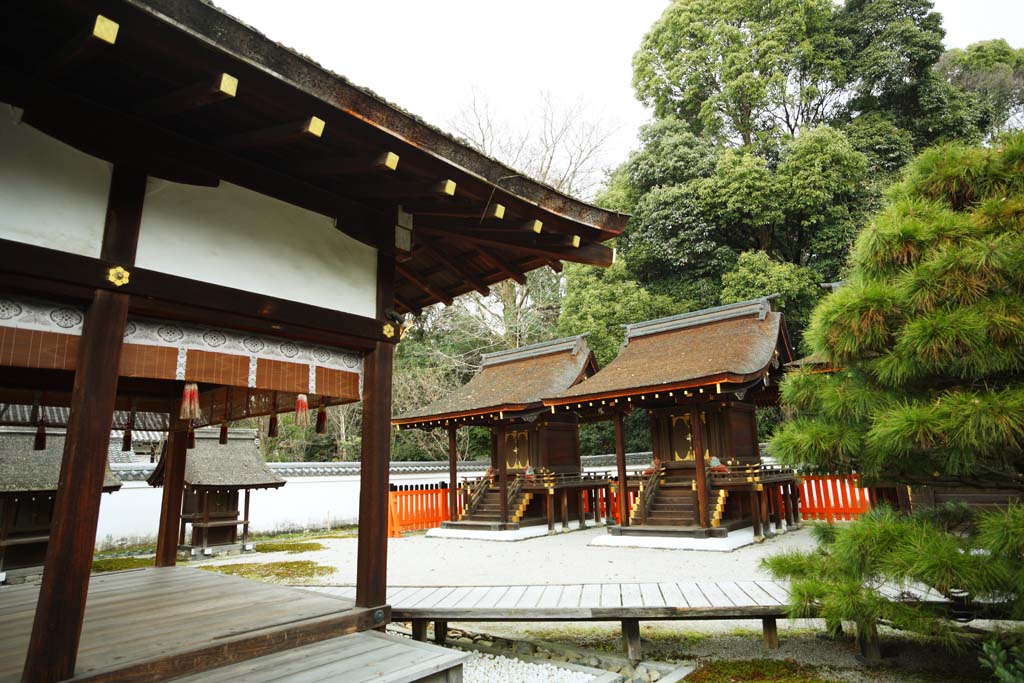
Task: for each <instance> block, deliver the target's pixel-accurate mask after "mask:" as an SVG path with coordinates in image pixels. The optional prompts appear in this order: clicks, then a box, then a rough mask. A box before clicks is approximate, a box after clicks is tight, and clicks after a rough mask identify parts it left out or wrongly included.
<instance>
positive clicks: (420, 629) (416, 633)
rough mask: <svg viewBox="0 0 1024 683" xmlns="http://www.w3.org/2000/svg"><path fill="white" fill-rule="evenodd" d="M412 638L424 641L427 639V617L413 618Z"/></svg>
mask: <svg viewBox="0 0 1024 683" xmlns="http://www.w3.org/2000/svg"><path fill="white" fill-rule="evenodd" d="M412 639H413V640H418V641H419V642H421V643H422V642H424V641H425V640H426V639H427V620H426V619H413V620H412Z"/></svg>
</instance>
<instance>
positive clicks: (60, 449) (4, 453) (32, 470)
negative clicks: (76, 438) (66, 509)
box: [0, 427, 121, 495]
mask: <svg viewBox="0 0 1024 683" xmlns="http://www.w3.org/2000/svg"><path fill="white" fill-rule="evenodd" d="M35 434H36V430H35V429H34V428H27V427H0V495H4V494H12V493H48V492H53V491H56V490H57V483H58V481H59V480H60V465H61V460H62V459H63V457H64V430H57V429H54V428H52V427H51V428H48V429H47V430H46V449H45V450H41V451H36V450H33V448H32V447H33V444H34V442H35ZM119 488H121V480H120V479H118V478H117V477H116V476H114V473H113V472H111V471H110V465H109V464H108V465H107V470H106V475H105V476H104V479H103V490H104V491H106V492H108V493H109V492H111V491H116V490H118V489H119Z"/></svg>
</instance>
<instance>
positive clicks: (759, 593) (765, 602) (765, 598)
mask: <svg viewBox="0 0 1024 683" xmlns="http://www.w3.org/2000/svg"><path fill="white" fill-rule="evenodd" d="M736 585H737V586H739V588H740V589H741V590H742V591H743V592H744V593H746V594H747V595H749V596H750V599H751V600H752V601H753V603H754V604H755V605H761V606H764V607H769V606H771V605H782V604H785V603H783V602H782V601H780V600H777V599H776V598H775V597H774V596H773V595H772V594H771V593H769V592H768V591H766V590H765V589H763V588H761V587H760V586H758V585H757V583H756V582H754V581H737V582H736Z"/></svg>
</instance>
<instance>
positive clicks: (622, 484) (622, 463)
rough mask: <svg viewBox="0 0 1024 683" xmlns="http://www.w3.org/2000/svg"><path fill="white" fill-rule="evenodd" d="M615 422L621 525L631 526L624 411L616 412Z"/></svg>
mask: <svg viewBox="0 0 1024 683" xmlns="http://www.w3.org/2000/svg"><path fill="white" fill-rule="evenodd" d="M613 419H614V422H615V466H616V468H617V469H618V472H619V525H620V526H629V489H628V488H627V486H626V429H625V425H623V424H622V413H620V412H616V413H615V417H614V418H613Z"/></svg>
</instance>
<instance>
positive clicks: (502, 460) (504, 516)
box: [494, 422, 508, 524]
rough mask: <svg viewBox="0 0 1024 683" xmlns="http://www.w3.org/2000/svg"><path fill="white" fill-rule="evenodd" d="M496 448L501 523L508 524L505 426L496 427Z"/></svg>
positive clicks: (499, 424)
mask: <svg viewBox="0 0 1024 683" xmlns="http://www.w3.org/2000/svg"><path fill="white" fill-rule="evenodd" d="M494 448H495V451H494V452H495V455H496V457H497V458H498V491H499V493H500V495H501V500H500V501H499V505H500V506H501V523H502V524H508V458H507V457H506V455H505V425H503V424H501V423H500V422H499V423H498V424H497V425H495V427H494Z"/></svg>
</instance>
